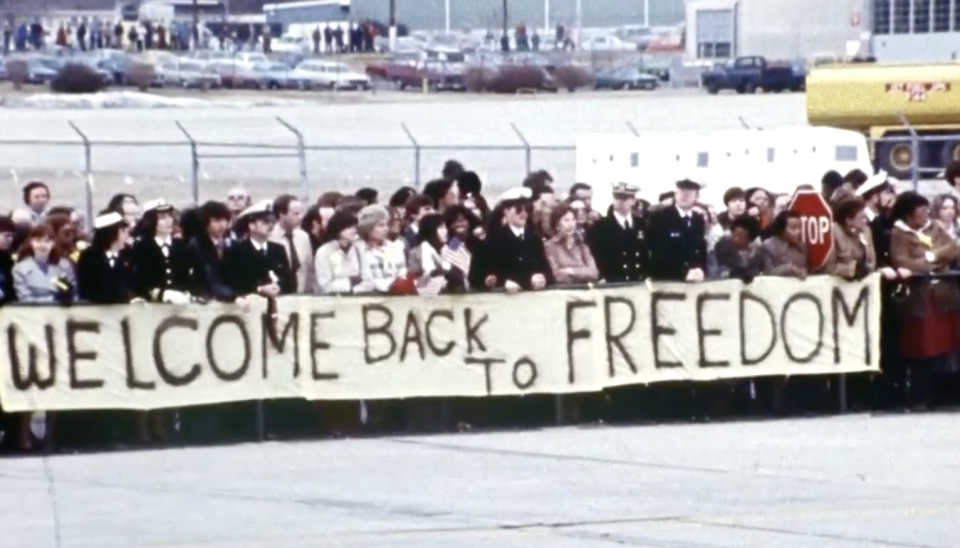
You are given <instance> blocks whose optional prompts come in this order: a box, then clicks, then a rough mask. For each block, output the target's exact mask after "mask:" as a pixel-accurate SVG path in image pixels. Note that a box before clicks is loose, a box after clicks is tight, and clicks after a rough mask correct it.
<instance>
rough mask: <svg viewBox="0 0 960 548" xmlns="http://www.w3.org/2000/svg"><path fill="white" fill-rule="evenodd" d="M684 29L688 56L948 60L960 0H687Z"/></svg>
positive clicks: (957, 38) (959, 28) (953, 54)
mask: <svg viewBox="0 0 960 548" xmlns="http://www.w3.org/2000/svg"><path fill="white" fill-rule="evenodd" d="M686 31H687V40H686V49H687V51H686V53H687V55H688V56H689V57H691V58H700V59H710V58H716V59H724V58H729V57H736V56H740V55H764V56H766V57H771V58H780V59H798V58H803V59H814V58H817V57H827V56H836V57H844V56H849V55H852V54H859V55H873V56H874V57H876V58H877V60H878V61H880V62H921V61H923V62H930V61H944V60H949V59H956V58H957V55H958V53H960V0H687V3H686Z"/></svg>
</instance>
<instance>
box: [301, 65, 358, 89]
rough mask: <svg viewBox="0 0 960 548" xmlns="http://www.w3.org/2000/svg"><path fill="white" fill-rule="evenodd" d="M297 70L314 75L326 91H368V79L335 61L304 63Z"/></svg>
mask: <svg viewBox="0 0 960 548" xmlns="http://www.w3.org/2000/svg"><path fill="white" fill-rule="evenodd" d="M297 68H298V69H300V70H302V71H306V72H311V73H313V74H315V75H316V76H317V80H318V81H320V82H323V84H322V85H323V87H326V88H328V89H337V90H351V89H359V90H368V89H370V86H371V84H370V77H368V76H367V75H365V74H360V73H359V72H356V71H354V70H353V69H351V68H350V67H349V66H347V65H346V64H344V63H338V62H336V61H320V60H310V61H304V62H302V63H300V64H299V65H297Z"/></svg>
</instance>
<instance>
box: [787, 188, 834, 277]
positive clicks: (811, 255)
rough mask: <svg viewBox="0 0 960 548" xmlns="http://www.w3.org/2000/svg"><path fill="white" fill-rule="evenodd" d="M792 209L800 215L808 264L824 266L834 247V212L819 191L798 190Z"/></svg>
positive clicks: (791, 204) (815, 266) (794, 196)
mask: <svg viewBox="0 0 960 548" xmlns="http://www.w3.org/2000/svg"><path fill="white" fill-rule="evenodd" d="M789 209H790V211H794V212H796V213H798V214H799V215H800V227H801V236H800V237H801V238H802V239H803V241H804V242H805V243H806V244H807V265H808V266H809V267H810V268H811V269H813V270H816V269H819V268H822V267H823V264H824V263H825V262H827V255H829V254H830V250H831V249H832V248H833V214H832V212H831V211H830V205H829V204H828V203H827V201H826V200H824V199H823V196H821V195H820V193H819V192H816V191H813V190H798V191H797V192H796V193H794V195H793V199H792V200H791V201H790V207H789Z"/></svg>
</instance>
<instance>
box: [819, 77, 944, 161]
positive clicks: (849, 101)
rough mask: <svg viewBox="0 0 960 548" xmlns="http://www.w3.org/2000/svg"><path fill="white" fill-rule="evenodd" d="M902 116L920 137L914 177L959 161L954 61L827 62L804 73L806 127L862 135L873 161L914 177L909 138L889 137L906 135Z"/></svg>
mask: <svg viewBox="0 0 960 548" xmlns="http://www.w3.org/2000/svg"><path fill="white" fill-rule="evenodd" d="M904 119H906V120H907V122H908V123H909V124H910V127H911V128H912V129H913V130H914V131H915V132H916V133H917V134H919V135H920V136H921V140H920V145H919V149H918V151H919V155H918V157H917V159H918V160H919V161H918V163H917V165H918V166H920V168H921V169H922V170H923V171H924V173H918V174H916V175H917V176H918V177H920V178H922V177H924V176H929V174H930V172H931V171H940V170H942V169H943V167H944V166H946V165H947V164H948V163H950V162H952V161H954V160H960V63H945V64H932V65H878V64H849V65H830V66H824V67H817V68H814V69H812V70H811V71H810V72H809V73H808V74H807V121H808V122H809V123H810V125H814V126H830V127H836V128H841V129H852V130H856V131H861V132H863V133H865V134H867V136H869V137H870V138H871V139H872V140H873V142H874V145H873V151H872V152H873V155H874V163H875V164H876V165H877V167H878V168H880V169H884V170H886V171H887V172H888V173H890V174H891V175H892V176H894V177H897V178H899V179H909V178H912V176H913V175H914V174H913V171H912V169H911V168H912V166H913V160H914V158H913V148H912V146H911V144H910V142H909V140H906V139H901V140H896V139H895V138H897V137H901V138H904V137H909V136H910V135H911V133H910V130H909V129H907V127H906V126H905V124H904V121H903V120H904ZM884 138H887V139H884ZM923 168H926V169H923Z"/></svg>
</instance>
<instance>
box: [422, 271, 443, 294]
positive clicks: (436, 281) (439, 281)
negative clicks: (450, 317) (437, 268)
mask: <svg viewBox="0 0 960 548" xmlns="http://www.w3.org/2000/svg"><path fill="white" fill-rule="evenodd" d="M445 287H447V280H446V278H444V277H443V276H434V277H432V278H430V279H429V280H427V281H426V282H425V283H422V284H417V294H418V295H420V296H421V297H436V296H437V295H439V294H440V292H441V291H443V288H445Z"/></svg>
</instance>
